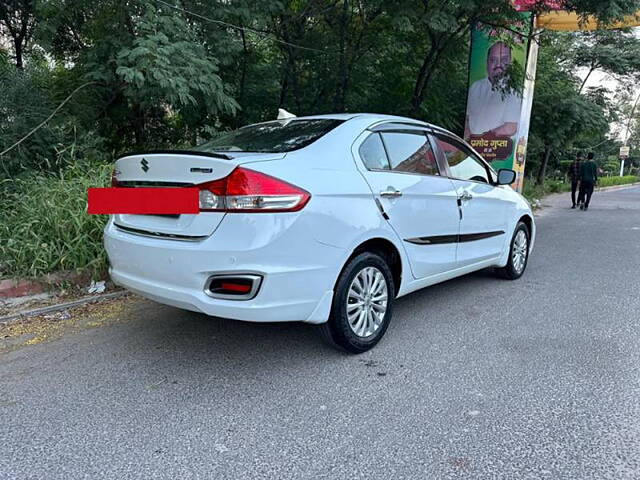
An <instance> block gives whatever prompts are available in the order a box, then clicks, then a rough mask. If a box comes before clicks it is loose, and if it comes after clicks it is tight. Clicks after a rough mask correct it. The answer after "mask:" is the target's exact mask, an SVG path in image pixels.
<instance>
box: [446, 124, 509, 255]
mask: <svg viewBox="0 0 640 480" xmlns="http://www.w3.org/2000/svg"><path fill="white" fill-rule="evenodd" d="M435 142H436V143H437V145H438V149H439V150H440V152H441V153H442V155H443V156H444V157H445V158H446V161H447V164H448V168H449V175H450V176H451V179H452V181H453V183H454V185H455V188H456V190H457V192H458V198H459V200H458V201H459V205H460V213H461V221H460V236H459V238H458V252H457V259H458V266H460V267H464V266H467V265H472V264H474V263H479V262H482V261H485V260H490V259H494V258H498V257H500V256H501V255H502V252H504V248H505V242H506V241H507V239H508V237H509V233H508V232H507V210H508V204H507V202H505V200H504V199H502V195H501V188H502V187H498V186H495V185H494V182H495V178H493V177H494V176H495V173H494V172H493V171H492V170H491V169H490V168H488V166H487V165H486V164H485V163H484V161H483V160H481V159H480V158H478V157H477V156H476V154H475V153H474V152H473V151H471V149H469V148H467V147H466V146H465V145H464V144H462V143H460V142H457V141H456V140H455V139H453V138H451V137H449V136H446V135H440V134H438V135H436V136H435Z"/></svg>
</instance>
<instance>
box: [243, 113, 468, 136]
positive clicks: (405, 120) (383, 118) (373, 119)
mask: <svg viewBox="0 0 640 480" xmlns="http://www.w3.org/2000/svg"><path fill="white" fill-rule="evenodd" d="M317 119H326V120H342V121H344V122H347V121H348V120H355V119H358V120H364V121H370V125H373V124H374V123H377V122H395V123H399V124H412V125H414V126H421V127H427V128H431V129H433V130H434V131H437V132H441V133H444V134H447V135H449V136H452V137H454V138H456V139H458V140H462V139H461V138H460V137H458V135H456V134H455V133H453V132H451V131H449V130H447V129H446V128H442V127H439V126H438V125H434V124H432V123H427V122H424V121H422V120H416V119H415V118H409V117H401V116H399V115H385V114H382V113H326V114H321V115H305V116H302V117H291V118H281V119H273V120H268V121H265V122H259V123H257V124H256V123H254V124H253V125H259V124H261V123H269V122H276V121H282V120H292V121H294V120H317ZM247 126H248V125H247ZM462 141H463V140H462ZM463 142H464V141H463Z"/></svg>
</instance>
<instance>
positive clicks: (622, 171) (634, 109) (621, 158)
mask: <svg viewBox="0 0 640 480" xmlns="http://www.w3.org/2000/svg"><path fill="white" fill-rule="evenodd" d="M638 102H640V94H638V97H637V98H636V101H635V103H634V104H633V108H632V109H631V113H630V114H629V120H628V121H627V132H626V133H625V136H624V146H625V147H628V146H629V129H630V128H631V121H632V120H633V115H634V114H635V113H636V107H637V106H638ZM624 158H625V157H622V156H621V157H620V176H621V177H622V176H623V175H624Z"/></svg>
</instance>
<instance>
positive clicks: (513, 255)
mask: <svg viewBox="0 0 640 480" xmlns="http://www.w3.org/2000/svg"><path fill="white" fill-rule="evenodd" d="M530 239H531V236H530V233H529V228H528V227H527V226H526V225H525V224H524V223H523V222H519V223H518V225H517V226H516V229H515V231H514V232H513V237H512V238H511V246H510V249H509V261H508V262H507V265H506V266H504V267H502V268H497V269H496V273H497V274H498V276H500V277H502V278H506V279H507V280H517V279H518V278H520V277H521V276H522V274H523V273H524V271H525V270H526V268H527V262H528V261H529V242H530Z"/></svg>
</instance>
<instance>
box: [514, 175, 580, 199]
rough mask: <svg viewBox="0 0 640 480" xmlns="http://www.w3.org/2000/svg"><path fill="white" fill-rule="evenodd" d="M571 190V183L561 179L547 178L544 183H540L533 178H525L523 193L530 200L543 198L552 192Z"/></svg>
mask: <svg viewBox="0 0 640 480" xmlns="http://www.w3.org/2000/svg"><path fill="white" fill-rule="evenodd" d="M569 190H571V185H569V184H568V183H566V182H563V181H560V180H547V181H545V182H544V185H542V186H541V185H538V184H537V183H535V180H533V179H525V182H524V190H523V192H522V194H523V195H524V196H525V197H526V198H527V199H528V200H534V199H538V200H539V199H541V198H542V197H544V196H546V195H549V194H551V193H559V192H567V191H569Z"/></svg>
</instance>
